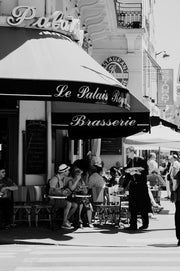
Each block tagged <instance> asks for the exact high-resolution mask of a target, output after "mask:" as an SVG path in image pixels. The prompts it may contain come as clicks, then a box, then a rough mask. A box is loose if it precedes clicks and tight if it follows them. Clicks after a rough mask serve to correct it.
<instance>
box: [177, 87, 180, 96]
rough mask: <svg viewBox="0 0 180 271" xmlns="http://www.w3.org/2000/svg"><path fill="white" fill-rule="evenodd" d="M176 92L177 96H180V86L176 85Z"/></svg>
mask: <svg viewBox="0 0 180 271" xmlns="http://www.w3.org/2000/svg"><path fill="white" fill-rule="evenodd" d="M176 94H177V96H180V86H176Z"/></svg>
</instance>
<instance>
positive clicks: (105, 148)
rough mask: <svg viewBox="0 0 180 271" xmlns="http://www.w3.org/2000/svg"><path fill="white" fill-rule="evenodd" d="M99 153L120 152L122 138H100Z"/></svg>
mask: <svg viewBox="0 0 180 271" xmlns="http://www.w3.org/2000/svg"><path fill="white" fill-rule="evenodd" d="M101 154H122V139H121V138H102V139H101Z"/></svg>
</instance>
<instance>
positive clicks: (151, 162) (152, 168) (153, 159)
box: [147, 152, 159, 174]
mask: <svg viewBox="0 0 180 271" xmlns="http://www.w3.org/2000/svg"><path fill="white" fill-rule="evenodd" d="M147 164H148V167H149V174H151V173H152V172H154V171H156V172H159V170H158V163H157V162H156V154H155V153H154V152H151V153H150V157H149V160H148V161H147Z"/></svg>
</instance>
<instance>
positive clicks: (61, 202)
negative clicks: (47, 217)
mask: <svg viewBox="0 0 180 271" xmlns="http://www.w3.org/2000/svg"><path fill="white" fill-rule="evenodd" d="M49 203H50V204H51V205H53V206H54V207H55V208H65V207H66V206H67V203H68V201H67V200H65V199H51V200H50V202H49Z"/></svg>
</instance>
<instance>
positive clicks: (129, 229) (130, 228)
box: [124, 226, 137, 231]
mask: <svg viewBox="0 0 180 271" xmlns="http://www.w3.org/2000/svg"><path fill="white" fill-rule="evenodd" d="M124 229H125V230H127V231H137V228H136V227H132V226H129V227H127V228H124Z"/></svg>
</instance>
